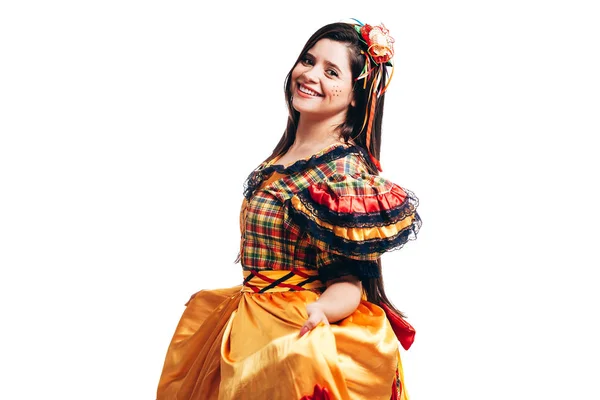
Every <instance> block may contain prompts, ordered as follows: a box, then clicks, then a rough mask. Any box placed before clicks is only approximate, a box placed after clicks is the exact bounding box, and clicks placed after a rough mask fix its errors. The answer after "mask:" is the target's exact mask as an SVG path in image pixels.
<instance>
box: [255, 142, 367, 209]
mask: <svg viewBox="0 0 600 400" xmlns="http://www.w3.org/2000/svg"><path fill="white" fill-rule="evenodd" d="M353 152H360V149H359V148H358V147H356V146H354V145H352V144H348V143H334V144H332V145H330V146H327V147H325V148H324V149H322V150H320V151H319V152H317V153H315V154H313V155H312V156H309V157H306V158H303V159H300V160H297V161H295V162H293V163H291V164H290V165H287V166H284V165H281V164H269V163H267V162H265V163H263V164H262V165H261V166H260V167H259V168H258V169H256V170H254V171H253V172H252V173H251V174H250V175H249V176H248V179H246V182H245V184H244V197H246V199H248V200H249V199H250V198H251V197H252V195H253V194H254V191H255V190H256V189H257V188H258V187H259V186H260V184H261V183H262V181H263V180H264V179H265V178H266V177H268V176H269V175H271V174H272V173H273V172H278V173H280V174H286V175H292V174H295V173H298V172H302V171H304V170H306V169H308V168H311V167H314V166H317V165H320V164H323V163H326V162H329V161H332V160H336V159H338V158H341V157H345V156H346V155H348V154H350V153H353Z"/></svg>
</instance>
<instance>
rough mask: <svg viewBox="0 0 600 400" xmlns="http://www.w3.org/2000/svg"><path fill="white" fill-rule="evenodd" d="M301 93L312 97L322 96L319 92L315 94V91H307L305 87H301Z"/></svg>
mask: <svg viewBox="0 0 600 400" xmlns="http://www.w3.org/2000/svg"><path fill="white" fill-rule="evenodd" d="M300 91H301V92H302V93H306V94H310V95H311V96H320V94H319V93H317V92H315V91H313V90H310V89H307V88H305V87H304V86H300Z"/></svg>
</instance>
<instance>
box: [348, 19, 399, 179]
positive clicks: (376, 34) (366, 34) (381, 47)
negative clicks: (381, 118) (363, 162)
mask: <svg viewBox="0 0 600 400" xmlns="http://www.w3.org/2000/svg"><path fill="white" fill-rule="evenodd" d="M352 19H353V20H354V21H356V22H357V23H358V24H355V25H354V29H355V30H356V32H357V33H358V36H359V38H360V40H361V42H363V43H364V44H365V47H366V48H367V50H366V51H364V50H361V54H364V55H365V66H364V68H363V70H362V72H361V73H360V75H359V76H358V78H356V80H357V81H359V80H361V79H364V81H363V82H364V83H363V89H367V81H368V79H369V77H370V76H372V80H371V87H370V88H369V89H368V90H369V92H370V93H369V99H368V100H367V112H366V113H365V118H364V120H363V125H362V129H365V127H366V128H367V133H366V139H365V140H366V144H367V151H368V152H369V156H370V157H371V161H372V162H373V164H374V165H375V166H376V167H377V169H378V170H379V171H381V164H380V163H379V160H378V159H377V158H375V157H374V156H373V153H372V152H371V131H372V128H373V122H374V117H375V107H376V104H377V99H378V98H379V97H380V96H381V95H382V94H384V93H385V91H386V90H387V88H388V86H389V84H390V82H391V81H392V76H394V65H393V64H392V62H391V59H392V57H393V56H394V38H393V37H391V36H390V31H389V30H388V29H387V28H386V27H385V25H383V24H381V25H375V26H373V25H369V24H363V23H362V22H360V21H359V20H357V19H355V18H352ZM386 66H387V67H392V70H391V72H390V75H389V76H386V74H385V67H386ZM386 78H387V79H386ZM382 81H384V82H383V83H382ZM362 129H361V131H362Z"/></svg>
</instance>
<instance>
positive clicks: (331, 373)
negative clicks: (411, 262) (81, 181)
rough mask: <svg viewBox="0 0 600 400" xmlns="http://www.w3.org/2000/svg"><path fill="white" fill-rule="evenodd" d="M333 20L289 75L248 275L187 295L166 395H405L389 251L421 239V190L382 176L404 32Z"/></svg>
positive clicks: (261, 186)
mask: <svg viewBox="0 0 600 400" xmlns="http://www.w3.org/2000/svg"><path fill="white" fill-rule="evenodd" d="M356 22H357V23H356V24H349V23H333V24H329V25H326V26H324V27H322V28H321V29H319V30H318V31H317V32H315V33H314V34H313V35H312V36H311V38H310V39H309V40H308V42H307V43H306V45H305V46H304V48H303V49H302V52H301V53H300V56H299V58H298V60H297V61H296V63H295V65H294V67H293V68H292V70H291V71H290V73H289V74H288V76H287V77H286V81H285V95H286V101H287V104H288V108H289V113H290V114H289V118H288V124H287V128H286V130H285V133H284V135H283V137H282V138H281V140H280V142H279V144H278V145H277V146H276V147H275V149H274V151H273V153H272V155H271V156H270V157H269V158H268V159H267V160H265V161H264V162H263V163H262V164H261V165H260V166H259V167H258V168H257V169H256V170H255V171H253V172H252V173H251V174H250V176H249V177H248V180H247V182H246V188H245V193H244V195H245V199H244V201H243V204H242V211H241V214H240V228H241V245H240V256H239V260H240V261H241V264H242V269H243V274H244V282H243V285H241V286H237V287H234V288H229V289H221V290H204V291H200V292H198V293H196V294H195V295H193V296H192V298H191V299H190V301H189V302H188V303H187V304H186V306H187V307H186V310H185V312H184V313H183V316H182V317H181V320H180V322H179V325H178V326H177V329H176V331H175V334H174V336H173V339H172V341H171V344H170V346H169V349H168V353H167V356H166V359H165V364H164V367H163V372H162V375H161V378H160V382H159V386H158V399H159V400H162V399H179V400H181V399H203V400H205V399H227V400H230V399H252V400H264V399H272V400H277V399H281V400H291V399H369V400H374V399H382V400H383V399H386V400H388V399H390V398H391V399H406V398H407V395H406V391H405V390H404V384H403V381H402V379H403V378H402V367H401V364H400V358H399V347H398V339H400V342H401V343H402V345H403V346H404V347H405V348H408V347H409V346H410V344H411V343H412V339H413V335H414V330H412V327H410V325H408V324H407V323H406V322H404V320H403V319H402V314H401V313H400V312H399V311H398V310H396V309H395V308H394V307H393V306H392V305H391V304H390V302H389V301H388V299H387V297H386V295H385V292H384V289H383V281H382V277H381V264H380V262H379V258H380V256H381V254H383V253H384V252H385V251H388V250H392V249H396V248H399V247H401V246H402V245H403V244H404V243H406V241H408V240H410V239H413V238H415V235H416V233H417V232H418V230H419V228H420V225H421V221H420V218H419V216H418V214H417V212H416V210H415V208H416V206H417V199H416V198H415V197H414V196H413V195H412V193H410V192H409V191H407V190H404V189H402V188H401V187H400V186H398V185H396V184H394V183H392V182H390V181H388V180H385V179H383V178H381V177H379V176H378V171H379V170H380V166H379V162H378V157H379V150H380V148H379V147H380V137H381V119H382V116H383V104H384V97H385V94H384V93H385V90H386V88H387V84H388V83H389V78H391V75H389V76H388V72H387V68H386V67H387V66H391V62H390V59H391V56H392V55H393V48H392V45H393V39H392V38H391V37H390V36H389V35H388V31H387V30H386V29H385V27H383V26H370V25H363V24H362V23H360V22H358V21H356Z"/></svg>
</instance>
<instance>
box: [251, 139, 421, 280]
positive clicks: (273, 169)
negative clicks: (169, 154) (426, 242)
mask: <svg viewBox="0 0 600 400" xmlns="http://www.w3.org/2000/svg"><path fill="white" fill-rule="evenodd" d="M244 197H245V198H244V201H243V204H242V209H241V213H240V230H241V244H240V260H241V263H242V267H243V269H244V270H258V271H261V270H291V269H294V268H296V269H298V268H304V269H314V270H318V271H319V276H320V278H321V279H322V280H323V281H326V280H327V279H332V278H335V277H338V276H341V275H346V274H354V275H357V276H359V277H361V278H364V277H369V276H371V277H376V276H378V268H377V264H376V261H377V259H378V258H379V257H380V256H381V254H382V253H383V252H385V251H388V250H391V249H396V248H400V247H402V246H403V245H404V243H406V242H407V241H408V240H411V239H414V238H415V237H416V233H417V232H418V230H419V228H420V226H421V220H420V218H419V215H418V214H417V212H416V207H417V205H418V200H417V198H416V197H415V196H414V195H413V194H412V193H411V192H409V191H407V190H405V189H402V188H401V187H400V186H398V185H396V184H394V183H392V182H390V181H388V180H386V179H384V178H382V177H380V176H376V175H371V174H369V173H368V171H367V168H366V163H365V154H364V152H363V151H362V150H361V149H359V148H357V147H354V146H351V145H341V144H336V145H333V146H330V147H328V148H326V149H324V150H323V151H321V152H319V153H317V154H315V155H314V156H312V157H310V158H308V159H304V160H299V161H297V162H295V163H293V164H291V165H289V166H287V167H284V166H282V165H272V164H270V163H263V164H261V165H260V166H259V167H258V168H257V169H256V170H254V171H253V172H252V173H251V174H250V176H249V177H248V180H247V182H246V190H245V193H244Z"/></svg>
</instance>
